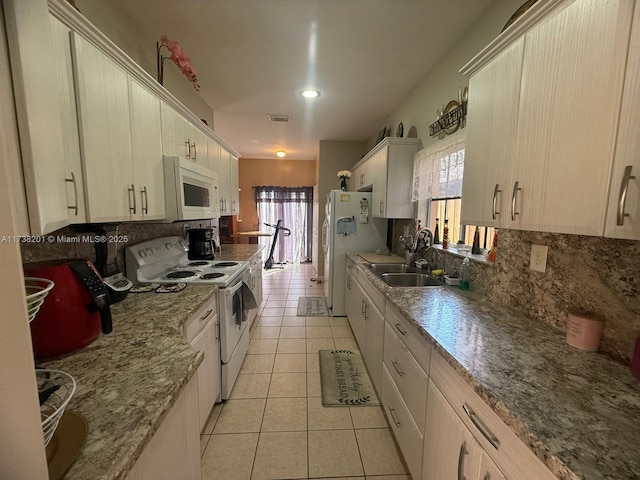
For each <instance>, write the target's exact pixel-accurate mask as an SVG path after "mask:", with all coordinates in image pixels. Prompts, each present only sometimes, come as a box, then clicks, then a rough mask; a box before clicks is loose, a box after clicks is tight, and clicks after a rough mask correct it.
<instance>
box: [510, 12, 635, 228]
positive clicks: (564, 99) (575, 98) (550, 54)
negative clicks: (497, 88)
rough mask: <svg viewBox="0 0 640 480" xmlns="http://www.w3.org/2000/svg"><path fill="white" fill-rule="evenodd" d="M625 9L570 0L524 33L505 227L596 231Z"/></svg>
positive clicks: (621, 67)
mask: <svg viewBox="0 0 640 480" xmlns="http://www.w3.org/2000/svg"><path fill="white" fill-rule="evenodd" d="M632 8H633V2H628V1H626V0H606V1H599V2H594V1H591V0H574V1H572V2H566V4H565V5H563V6H562V7H560V8H559V9H558V10H557V11H556V12H554V13H552V14H550V15H549V16H548V17H547V18H545V19H544V20H542V21H541V22H540V23H539V24H537V25H536V26H535V27H533V28H532V29H531V30H529V31H528V32H527V34H526V36H525V49H524V59H523V70H522V88H521V96H520V108H519V115H518V138H517V140H516V159H517V161H516V163H515V168H514V172H513V173H514V175H513V177H512V178H513V182H512V184H511V185H510V186H509V187H508V190H507V193H508V195H509V196H510V197H509V198H511V197H514V205H515V209H514V212H513V215H514V217H515V220H514V221H513V222H511V225H510V227H511V228H517V229H526V230H537V231H549V232H563V233H572V234H586V235H601V234H602V233H603V225H604V220H605V209H606V199H607V197H608V187H609V184H608V178H609V173H610V169H611V164H612V163H611V162H612V158H613V147H614V142H615V134H616V127H617V121H618V115H619V108H620V101H621V95H622V83H623V78H624V71H625V63H626V59H627V47H628V40H629V32H630V24H631V16H632V10H631V9H632ZM516 182H518V184H517V186H516ZM518 188H519V189H520V190H518ZM516 214H517V215H516Z"/></svg>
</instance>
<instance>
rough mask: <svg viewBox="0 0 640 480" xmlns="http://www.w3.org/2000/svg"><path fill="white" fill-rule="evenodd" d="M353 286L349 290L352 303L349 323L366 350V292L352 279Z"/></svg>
mask: <svg viewBox="0 0 640 480" xmlns="http://www.w3.org/2000/svg"><path fill="white" fill-rule="evenodd" d="M351 285H353V286H352V288H351V290H349V292H348V293H349V295H350V296H349V304H351V309H352V315H348V314H347V316H348V319H349V325H350V326H351V330H352V331H353V336H354V337H355V339H356V341H357V342H358V347H360V350H361V351H362V352H364V349H365V345H366V342H365V323H364V292H363V291H362V287H361V286H360V284H359V283H358V282H356V281H354V280H352V281H351Z"/></svg>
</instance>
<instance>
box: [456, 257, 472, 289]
mask: <svg viewBox="0 0 640 480" xmlns="http://www.w3.org/2000/svg"><path fill="white" fill-rule="evenodd" d="M458 278H459V281H458V288H459V289H460V290H469V286H470V284H471V265H470V264H469V257H465V259H464V260H463V261H462V264H461V265H460V271H459V272H458Z"/></svg>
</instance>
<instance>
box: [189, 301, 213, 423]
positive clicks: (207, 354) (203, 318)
mask: <svg viewBox="0 0 640 480" xmlns="http://www.w3.org/2000/svg"><path fill="white" fill-rule="evenodd" d="M184 334H185V336H186V337H187V341H188V342H189V344H190V345H191V346H192V347H193V349H194V350H197V351H200V352H203V353H204V358H203V360H202V363H201V364H200V366H199V367H198V373H197V376H198V413H199V415H198V417H199V426H200V429H199V431H202V430H203V429H204V426H205V424H206V423H207V419H208V418H209V414H210V413H211V409H212V408H213V405H214V403H215V402H218V401H220V386H221V385H220V340H219V338H220V337H219V335H218V313H217V299H216V296H215V295H214V296H213V298H212V299H211V300H209V301H208V302H207V303H205V305H204V306H202V307H201V308H200V309H199V310H198V311H197V312H196V313H195V314H193V315H192V316H191V317H190V318H189V319H188V320H187V321H186V322H185V324H184Z"/></svg>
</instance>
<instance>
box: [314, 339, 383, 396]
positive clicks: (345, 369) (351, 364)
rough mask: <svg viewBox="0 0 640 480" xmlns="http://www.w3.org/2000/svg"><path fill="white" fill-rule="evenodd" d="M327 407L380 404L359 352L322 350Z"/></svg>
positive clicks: (322, 385) (324, 393)
mask: <svg viewBox="0 0 640 480" xmlns="http://www.w3.org/2000/svg"><path fill="white" fill-rule="evenodd" d="M318 354H319V355H320V387H321V390H322V406H323V407H361V406H370V405H380V401H379V400H378V397H377V396H376V393H375V391H374V390H373V387H372V386H371V380H370V379H369V374H368V373H367V369H366V368H365V366H364V362H363V361H362V356H361V355H360V352H359V351H358V350H320V351H318Z"/></svg>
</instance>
